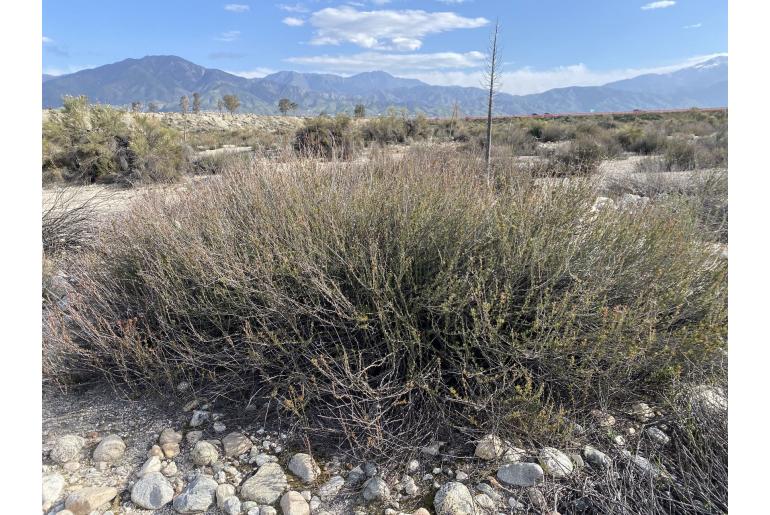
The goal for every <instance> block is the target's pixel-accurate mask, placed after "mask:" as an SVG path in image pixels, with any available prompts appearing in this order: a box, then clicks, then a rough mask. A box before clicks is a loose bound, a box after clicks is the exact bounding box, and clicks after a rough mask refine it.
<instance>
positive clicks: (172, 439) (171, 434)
mask: <svg viewBox="0 0 770 515" xmlns="http://www.w3.org/2000/svg"><path fill="white" fill-rule="evenodd" d="M181 441H182V433H179V432H177V431H174V430H173V429H172V428H170V427H168V428H166V429H164V430H163V431H161V433H160V436H159V437H158V445H161V446H163V445H165V444H167V443H179V442H181Z"/></svg>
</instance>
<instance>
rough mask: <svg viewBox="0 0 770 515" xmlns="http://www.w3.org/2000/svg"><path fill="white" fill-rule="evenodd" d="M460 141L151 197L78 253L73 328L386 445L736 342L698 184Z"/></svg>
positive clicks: (598, 396)
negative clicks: (552, 163)
mask: <svg viewBox="0 0 770 515" xmlns="http://www.w3.org/2000/svg"><path fill="white" fill-rule="evenodd" d="M446 156H447V154H440V155H432V154H431V153H430V152H423V153H411V154H409V155H408V156H407V157H405V158H404V159H402V160H387V159H383V160H376V161H372V162H369V163H366V164H361V165H357V164H349V163H339V164H334V163H332V164H330V165H328V166H325V167H322V168H318V167H317V166H315V165H314V163H312V162H308V161H297V162H293V163H288V164H287V166H286V167H285V169H284V170H282V171H281V173H275V170H274V168H273V167H272V166H268V165H261V164H259V163H254V164H253V165H252V166H251V167H248V168H244V169H241V170H232V171H230V172H229V173H228V174H225V175H224V176H223V177H222V179H221V180H219V181H210V182H207V183H205V184H201V185H200V187H199V188H196V189H192V190H189V191H181V192H179V194H178V198H175V200H173V201H169V200H168V199H163V200H162V201H159V200H161V199H153V198H152V197H150V198H148V199H146V200H145V201H143V202H142V201H140V202H139V203H138V204H136V205H135V206H134V207H133V208H132V210H131V211H130V212H129V213H128V215H127V217H126V218H125V220H124V221H123V222H122V223H121V224H120V226H119V227H114V228H113V229H108V230H107V232H106V233H104V234H103V235H102V236H101V240H100V241H99V243H98V245H97V248H96V250H95V252H94V253H92V254H89V255H88V256H87V257H84V258H83V259H82V261H81V262H80V263H78V264H77V266H75V267H73V268H74V272H73V273H74V277H73V280H74V281H76V282H77V284H78V295H77V296H74V297H73V298H72V299H71V301H70V302H68V303H67V304H66V305H63V306H60V307H58V308H56V309H55V310H54V311H53V312H52V314H51V318H50V319H49V323H50V326H51V327H52V331H51V334H52V335H53V336H51V338H52V341H53V342H54V343H55V347H56V348H57V349H64V350H63V351H62V352H63V353H64V355H67V356H75V357H76V358H77V359H76V361H77V363H79V366H80V367H86V368H87V369H89V370H90V373H92V374H93V373H97V374H100V375H102V376H103V377H106V378H107V379H109V380H111V381H114V382H115V383H116V384H122V385H128V386H134V387H142V386H150V387H155V388H158V389H161V390H166V391H168V390H169V388H171V387H172V386H173V385H175V384H176V383H177V382H178V381H180V380H186V381H189V382H191V383H192V384H194V389H195V391H196V392H197V393H200V394H201V395H203V394H206V395H210V396H211V397H208V398H217V397H219V396H221V397H222V398H226V399H229V400H237V399H242V400H244V401H245V400H247V399H252V396H254V398H261V399H262V400H261V401H259V403H260V405H261V404H262V403H263V402H267V401H270V403H269V405H270V406H272V407H278V408H276V409H279V410H281V411H283V412H285V413H288V414H292V415H294V416H298V417H300V418H301V419H302V420H303V422H302V423H303V424H304V425H306V426H307V427H309V429H311V430H313V429H317V430H319V431H323V432H324V434H325V435H336V436H339V437H341V438H347V441H348V442H349V443H350V444H351V445H354V446H356V447H358V449H359V450H361V451H362V452H365V453H370V454H371V453H377V452H383V453H384V452H391V451H392V450H393V445H401V442H405V441H406V442H409V443H410V444H411V445H415V446H417V445H422V444H424V443H426V442H428V441H429V440H431V439H434V438H435V437H436V436H437V435H436V433H435V430H436V428H437V427H442V428H444V429H443V430H442V431H448V430H449V429H450V428H452V427H458V426H465V427H470V428H474V429H476V430H478V431H482V430H490V429H491V428H492V427H494V428H495V430H496V431H497V432H498V434H502V435H506V436H508V435H512V434H519V436H523V437H526V438H538V437H541V436H544V435H543V434H541V433H537V432H536V431H535V429H537V428H540V431H543V430H544V428H545V427H551V426H550V425H540V424H539V423H535V424H533V422H535V421H548V422H549V424H551V423H553V424H556V423H558V420H559V419H560V418H559V417H561V416H563V415H564V410H566V412H567V413H569V410H578V409H580V410H583V408H581V406H585V405H586V404H592V405H595V404H596V403H598V402H602V403H603V404H605V405H609V406H613V405H621V404H622V403H624V402H627V401H629V400H631V399H636V398H638V396H639V395H644V396H645V397H650V396H652V397H655V396H656V395H658V394H663V393H665V392H668V391H669V390H670V389H671V388H672V387H673V384H674V381H675V380H678V379H686V378H687V377H689V375H690V374H693V373H695V372H696V371H701V370H702V369H704V368H707V364H708V362H709V361H710V360H711V359H712V358H713V356H715V355H717V354H719V353H720V351H721V350H722V349H723V346H724V343H723V337H724V335H725V327H726V295H727V293H726V277H727V276H726V274H727V266H726V263H724V262H723V261H718V260H715V259H714V256H713V254H712V253H711V252H709V251H707V250H706V249H704V246H703V244H702V242H701V240H700V237H699V233H698V228H697V224H696V223H695V221H694V215H693V214H692V213H691V210H690V209H689V208H688V206H687V205H686V204H682V203H678V202H675V201H673V200H672V201H671V202H663V203H660V204H658V205H656V206H653V207H651V208H649V209H647V210H645V212H644V216H638V215H637V214H634V213H630V212H625V211H612V212H599V213H592V212H591V206H592V204H593V202H594V199H595V197H596V195H597V192H596V190H595V189H594V187H593V186H592V184H591V183H590V182H588V181H582V180H579V179H574V180H571V181H566V182H563V181H553V182H549V183H545V184H535V183H528V182H523V181H521V180H520V178H516V177H514V176H511V177H507V176H498V177H496V178H495V184H494V185H493V187H489V186H487V182H486V180H485V179H483V164H480V163H479V161H478V160H468V161H464V160H461V159H460V158H458V157H455V158H454V159H447V158H446ZM65 328H66V330H65ZM47 345H53V344H50V343H48V344H47ZM560 413H561V414H560ZM533 426H534V428H535V429H533ZM524 429H526V430H527V431H529V430H532V432H530V433H523V432H522V431H523V430H524ZM395 436H398V438H396V437H395ZM545 436H546V437H549V438H550V437H552V435H551V436H548V434H546V435H545ZM407 437H408V438H407Z"/></svg>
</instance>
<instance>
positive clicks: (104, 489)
mask: <svg viewBox="0 0 770 515" xmlns="http://www.w3.org/2000/svg"><path fill="white" fill-rule="evenodd" d="M116 495H118V491H117V490H116V489H115V488H112V487H108V486H91V487H87V488H83V489H81V490H78V491H76V492H72V493H71V494H69V496H67V500H66V501H64V507H65V508H67V509H68V510H70V511H71V512H72V513H74V514H75V515H87V514H89V513H91V512H92V511H94V510H96V509H98V508H99V507H100V506H102V505H103V504H107V503H108V502H110V501H111V500H113V499H114V498H115V496H116Z"/></svg>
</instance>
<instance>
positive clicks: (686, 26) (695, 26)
mask: <svg viewBox="0 0 770 515" xmlns="http://www.w3.org/2000/svg"><path fill="white" fill-rule="evenodd" d="M701 27H703V24H702V23H694V24H692V25H685V26H684V27H682V28H683V29H699V28H701Z"/></svg>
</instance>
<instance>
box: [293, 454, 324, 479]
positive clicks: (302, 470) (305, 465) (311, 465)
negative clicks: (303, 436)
mask: <svg viewBox="0 0 770 515" xmlns="http://www.w3.org/2000/svg"><path fill="white" fill-rule="evenodd" d="M289 470H290V471H291V472H292V473H293V474H294V475H295V476H297V477H298V478H300V479H301V480H302V481H304V482H305V483H312V482H313V481H315V480H316V478H317V477H318V475H319V474H320V473H321V469H320V468H319V467H318V464H317V463H316V462H315V460H314V459H313V457H312V456H310V455H309V454H305V453H302V452H298V453H297V454H295V455H294V456H292V457H291V460H290V461H289Z"/></svg>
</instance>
